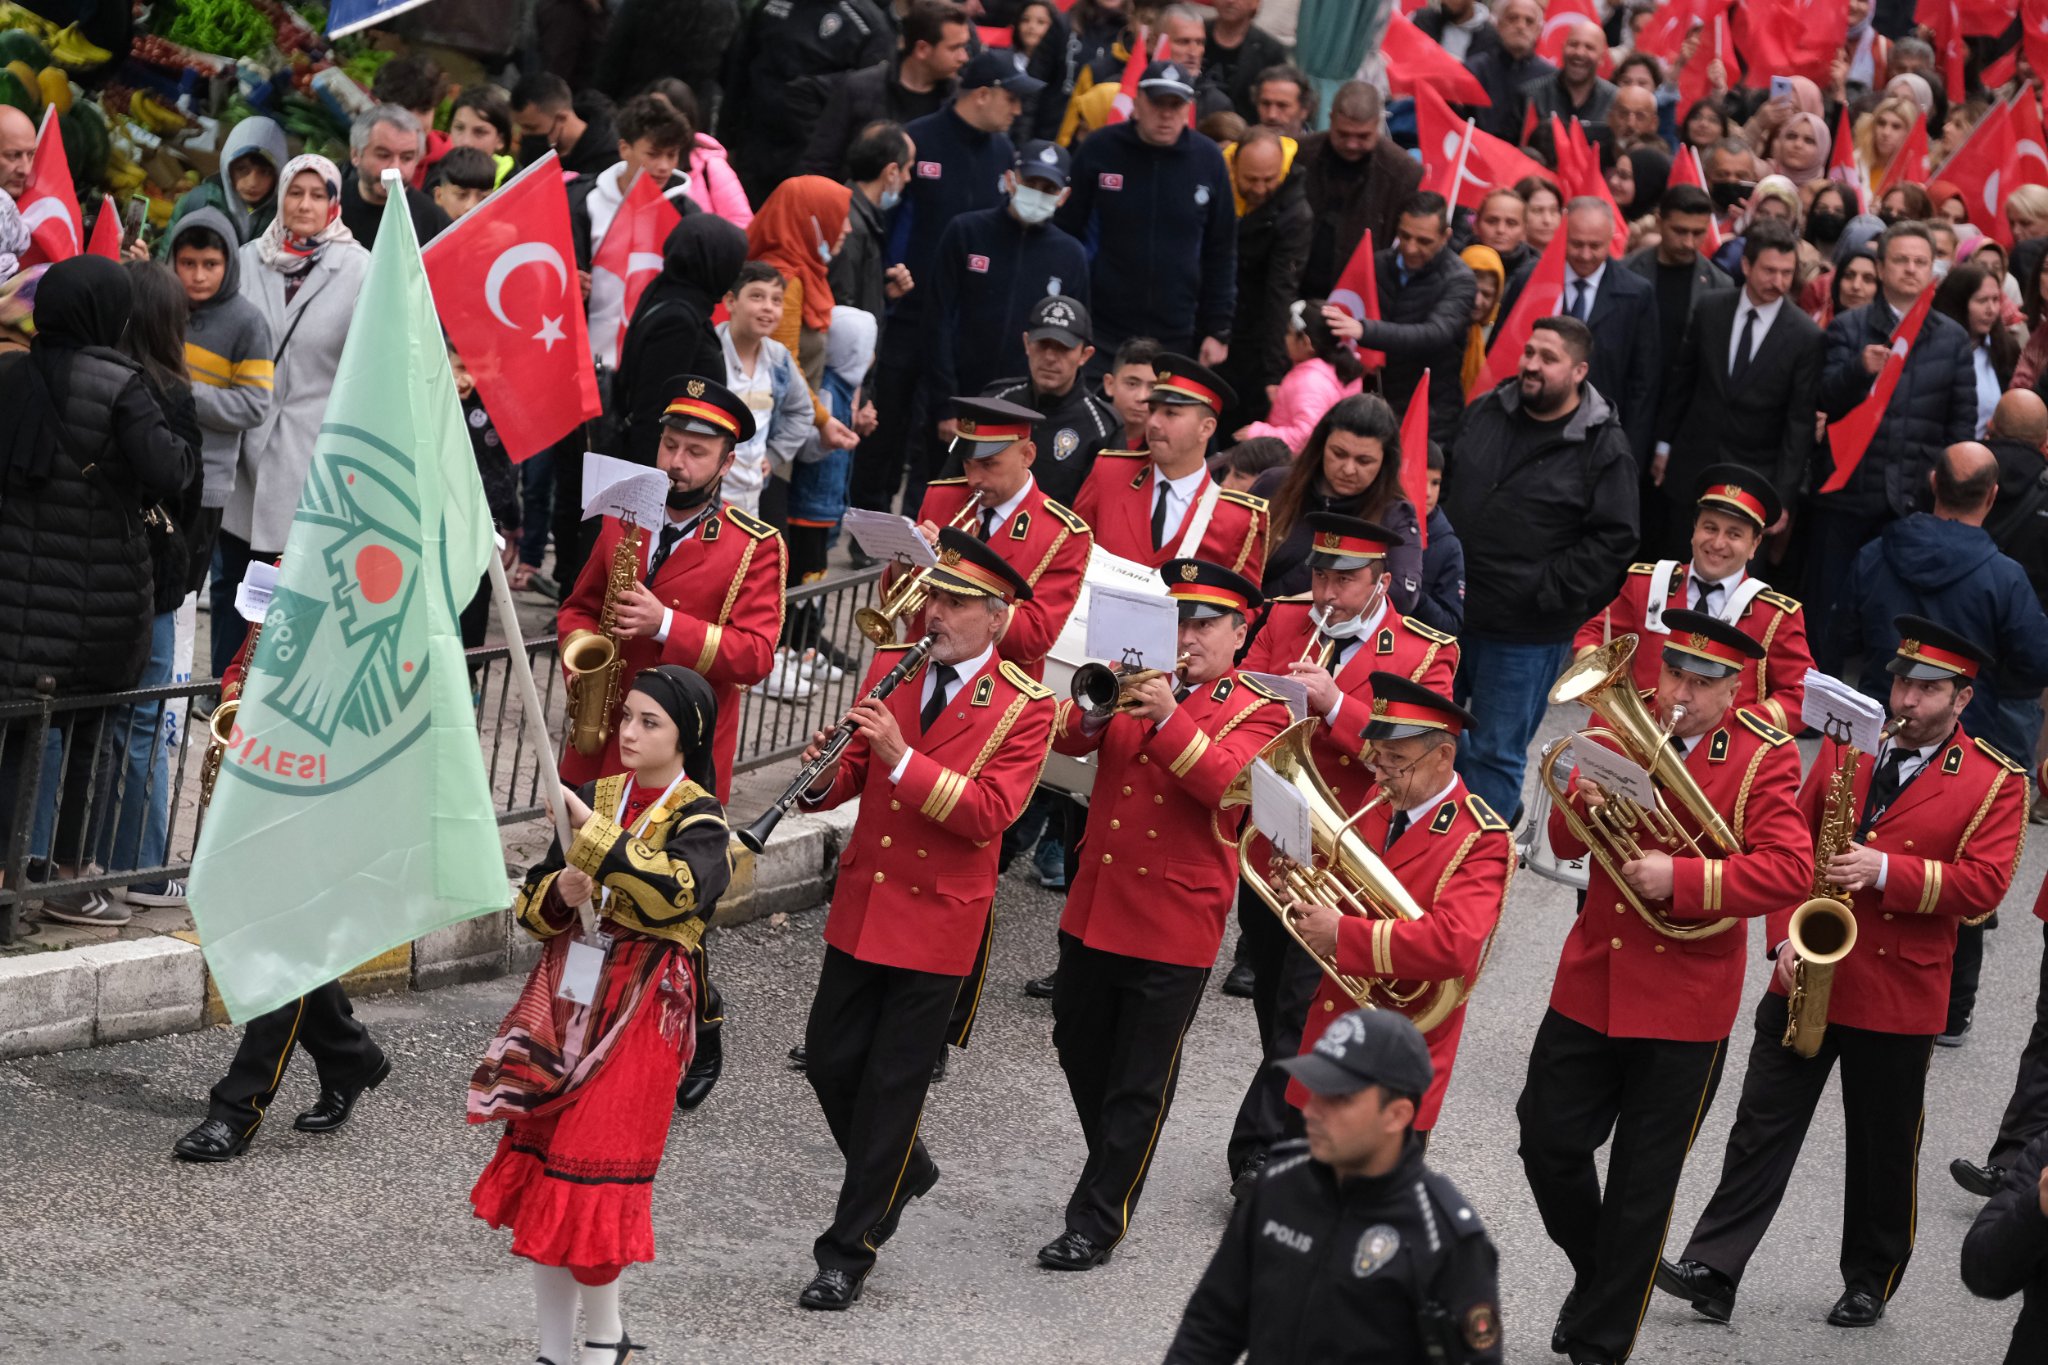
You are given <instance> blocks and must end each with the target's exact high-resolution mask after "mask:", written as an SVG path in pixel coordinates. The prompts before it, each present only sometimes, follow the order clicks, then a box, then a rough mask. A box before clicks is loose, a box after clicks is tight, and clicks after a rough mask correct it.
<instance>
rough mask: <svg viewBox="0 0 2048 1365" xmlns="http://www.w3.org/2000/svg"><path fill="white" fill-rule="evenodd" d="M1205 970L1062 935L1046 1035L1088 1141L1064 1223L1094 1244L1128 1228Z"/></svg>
mask: <svg viewBox="0 0 2048 1365" xmlns="http://www.w3.org/2000/svg"><path fill="white" fill-rule="evenodd" d="M1208 980H1209V969H1208V968H1207V967H1185V966H1181V965H1179V964H1176V963H1171V962H1153V961H1151V960H1149V959H1147V958H1141V957H1125V956H1123V955H1122V954H1119V953H1105V952H1102V951H1100V950H1099V949H1095V948H1090V947H1089V946H1087V945H1086V944H1084V943H1082V942H1081V940H1080V939H1078V938H1075V937H1074V936H1073V935H1072V934H1066V933H1062V934H1061V935H1060V965H1059V972H1058V974H1057V976H1055V978H1054V985H1053V991H1052V1045H1053V1048H1054V1050H1055V1051H1057V1052H1058V1053H1059V1058H1060V1069H1061V1070H1062V1071H1064V1072H1066V1073H1067V1090H1068V1092H1069V1093H1070V1094H1071V1095H1072V1096H1073V1097H1074V1112H1075V1114H1076V1115H1077V1116H1078V1117H1079V1118H1080V1120H1081V1135H1082V1137H1083V1138H1085V1139H1086V1140H1087V1143H1088V1160H1087V1162H1086V1163H1085V1164H1084V1165H1083V1166H1082V1167H1081V1178H1080V1179H1079V1180H1078V1181H1076V1182H1075V1183H1074V1193H1073V1195H1072V1197H1070V1198H1069V1199H1068V1200H1067V1228H1068V1229H1069V1230H1070V1231H1073V1232H1078V1233H1080V1234H1081V1235H1082V1236H1084V1237H1086V1238H1087V1239H1088V1240H1089V1241H1091V1242H1094V1243H1095V1244H1096V1245H1097V1246H1115V1245H1116V1244H1117V1243H1118V1242H1120V1241H1122V1240H1123V1237H1124V1234H1125V1233H1126V1232H1128V1231H1130V1226H1131V1213H1132V1211H1133V1210H1134V1209H1136V1208H1137V1205H1138V1195H1139V1194H1140V1193H1141V1192H1142V1191H1143V1190H1144V1188H1145V1173H1146V1171H1147V1170H1148V1169H1149V1168H1150V1167H1151V1164H1152V1154H1153V1152H1154V1151H1156V1150H1157V1148H1158V1146H1159V1134H1160V1132H1161V1131H1162V1130H1163V1129H1164V1128H1165V1127H1166V1115H1167V1111H1168V1110H1170V1109H1171V1108H1172V1107H1173V1092H1174V1087H1175V1086H1176V1085H1177V1084H1178V1083H1179V1081H1180V1051H1181V1042H1182V1040H1183V1039H1185V1038H1186V1037H1187V1032H1188V1028H1189V1026H1190V1025H1192V1024H1193V1023H1194V1022H1195V1010H1196V1009H1197V1008H1198V1007H1199V1006H1200V1005H1201V1003H1202V988H1203V986H1204V985H1205V984H1206V983H1207V982H1208Z"/></svg>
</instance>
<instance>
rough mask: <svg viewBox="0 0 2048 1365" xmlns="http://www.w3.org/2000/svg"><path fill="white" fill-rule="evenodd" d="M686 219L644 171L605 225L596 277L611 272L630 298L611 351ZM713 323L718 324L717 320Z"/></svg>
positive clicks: (621, 341) (594, 263)
mask: <svg viewBox="0 0 2048 1365" xmlns="http://www.w3.org/2000/svg"><path fill="white" fill-rule="evenodd" d="M682 221H683V215H682V214H681V213H680V212H678V211H677V209H676V206H675V205H674V204H672V203H670V202H669V201H668V199H667V198H666V197H665V196H664V195H663V194H662V192H661V187H660V186H659V185H657V184H655V183H654V179H653V177H651V176H645V175H640V176H635V177H634V178H633V185H632V188H630V189H628V190H627V191H626V198H625V202H623V203H621V204H620V205H619V211H618V212H617V213H615V214H613V215H612V225H611V226H610V227H608V228H606V229H605V233H604V240H603V241H602V242H599V243H598V244H597V251H596V253H595V254H594V255H592V256H591V258H590V273H591V275H592V276H593V277H595V276H597V275H599V274H605V275H610V276H611V277H612V278H613V279H616V280H621V281H623V282H624V284H625V294H626V299H625V306H624V311H622V312H621V313H620V314H619V335H618V338H617V341H616V343H615V344H614V345H613V346H612V348H611V350H610V352H609V353H610V354H612V355H617V354H618V353H619V348H620V347H622V346H624V345H625V344H626V324H627V323H629V322H631V321H632V320H633V310H634V308H636V307H638V306H639V303H640V296H641V295H642V294H644V293H646V292H647V286H648V285H650V284H652V283H653V282H654V277H655V276H656V275H659V274H660V273H661V248H662V246H663V245H664V244H665V243H667V241H668V235H669V233H671V232H673V231H674V230H675V226H676V224H678V223H680V222H682ZM724 306H725V305H724V304H722V303H721V304H720V305H719V307H721V308H723V307H724ZM713 325H714V326H715V325H716V320H714V322H713Z"/></svg>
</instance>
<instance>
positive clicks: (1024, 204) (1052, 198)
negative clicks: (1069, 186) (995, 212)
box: [1010, 185, 1060, 223]
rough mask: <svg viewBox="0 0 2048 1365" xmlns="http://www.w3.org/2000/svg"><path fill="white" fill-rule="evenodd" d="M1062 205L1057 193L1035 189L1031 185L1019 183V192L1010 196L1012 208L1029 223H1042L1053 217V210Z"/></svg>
mask: <svg viewBox="0 0 2048 1365" xmlns="http://www.w3.org/2000/svg"><path fill="white" fill-rule="evenodd" d="M1059 206H1060V197H1059V196H1058V195H1057V194H1047V193H1046V192H1045V191H1044V190H1034V189H1032V188H1031V187H1030V186H1029V185H1019V186H1018V187H1017V192H1016V193H1015V194H1013V195H1011V196H1010V208H1011V209H1012V210H1013V211H1014V212H1015V213H1016V215H1017V216H1018V217H1019V218H1022V219H1023V220H1024V221H1025V222H1027V223H1042V222H1044V221H1045V220H1046V219H1048V218H1050V217H1052V213H1053V210H1054V209H1056V208H1058V207H1059Z"/></svg>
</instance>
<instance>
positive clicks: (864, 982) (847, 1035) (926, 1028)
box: [804, 946, 962, 1276]
mask: <svg viewBox="0 0 2048 1365" xmlns="http://www.w3.org/2000/svg"><path fill="white" fill-rule="evenodd" d="M961 980H962V978H960V977H957V976H941V975H939V974H938V973H936V972H918V971H912V970H910V969H908V968H905V967H884V966H881V965H879V964H877V963H873V962H863V961H861V960H860V959H859V958H857V957H854V956H853V955H852V954H851V953H844V952H841V951H840V950H839V949H837V948H833V947H830V946H827V947H826V949H825V966H824V970H823V971H821V972H819V974H818V992H817V994H816V995H815V996H814V997H812V1000H811V1016H810V1020H809V1022H808V1023H806V1024H805V1026H804V1048H805V1050H806V1059H807V1064H806V1066H805V1068H804V1074H805V1076H806V1077H808V1078H809V1080H810V1083H811V1089H812V1091H814V1092H815V1093H816V1094H817V1096H818V1107H819V1108H820V1109H822V1110H824V1111H825V1123H826V1125H827V1126H828V1127H830V1128H831V1130H832V1140H833V1141H834V1142H836V1143H838V1144H839V1151H840V1154H841V1155H842V1156H844V1157H845V1158H846V1175H845V1177H844V1178H843V1179H842V1180H841V1181H840V1185H839V1205H838V1207H837V1208H836V1209H835V1210H834V1211H833V1215H832V1225H831V1226H830V1227H828V1228H826V1229H825V1231H824V1232H823V1233H821V1234H819V1236H818V1240H817V1241H816V1242H814V1243H813V1244H812V1247H811V1251H812V1254H813V1255H814V1256H815V1257H816V1258H817V1262H818V1267H819V1269H821V1270H844V1271H846V1272H848V1273H849V1274H852V1275H855V1276H860V1275H864V1274H866V1273H867V1272H868V1270H869V1269H870V1268H872V1267H873V1265H874V1263H875V1253H876V1252H877V1251H879V1250H880V1249H881V1244H880V1243H878V1242H877V1241H875V1239H874V1235H873V1234H874V1228H875V1224H877V1223H879V1222H881V1221H882V1219H883V1218H884V1217H885V1216H886V1215H887V1214H888V1212H889V1207H890V1205H891V1204H893V1203H894V1202H895V1200H896V1197H897V1195H898V1193H899V1192H900V1191H901V1190H902V1189H903V1188H904V1186H906V1185H908V1184H910V1183H912V1182H913V1181H914V1180H916V1179H918V1178H919V1177H920V1176H922V1175H923V1174H924V1173H925V1172H926V1171H928V1170H930V1169H931V1167H932V1165H933V1162H932V1159H931V1157H930V1156H929V1155H928V1154H927V1153H926V1152H925V1149H924V1143H923V1142H922V1141H921V1140H920V1139H919V1138H918V1135H917V1128H918V1123H919V1120H920V1119H922V1118H923V1116H924V1097H925V1091H926V1090H927V1089H929V1088H930V1086H931V1082H932V1066H933V1064H934V1063H936V1062H937V1061H938V1060H939V1056H940V1054H941V1053H943V1052H944V1051H945V1047H946V1028H947V1020H948V1018H949V1016H950V1015H951V1014H952V1012H953V1002H954V1000H955V999H956V998H958V996H959V994H960V988H961Z"/></svg>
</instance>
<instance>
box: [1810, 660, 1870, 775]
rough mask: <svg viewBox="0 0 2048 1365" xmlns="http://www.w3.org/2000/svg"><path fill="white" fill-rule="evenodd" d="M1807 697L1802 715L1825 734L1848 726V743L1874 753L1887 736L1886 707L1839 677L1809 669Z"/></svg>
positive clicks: (1837, 731) (1865, 751)
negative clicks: (1885, 731)
mask: <svg viewBox="0 0 2048 1365" xmlns="http://www.w3.org/2000/svg"><path fill="white" fill-rule="evenodd" d="M1805 685H1806V700H1805V702H1804V703H1803V704H1801V706H1800V708H1799V718H1800V719H1801V720H1803V721H1805V722H1806V723H1807V724H1808V725H1811V726H1812V727H1813V728H1814V729H1816V730H1818V731H1820V732H1821V733H1822V734H1839V733H1840V732H1842V731H1844V730H1846V731H1847V732H1848V741H1849V743H1851V744H1853V745H1855V746H1856V747H1857V748H1859V749H1861V750H1862V751H1863V752H1864V753H1866V754H1874V753H1876V752H1877V750H1878V747H1879V746H1880V745H1881V744H1882V743H1883V739H1884V708H1883V707H1882V706H1879V705H1878V704H1877V703H1876V702H1875V701H1873V700H1871V699H1870V698H1869V697H1866V696H1864V695H1863V694H1862V693H1861V692H1858V691H1857V690H1856V689H1855V688H1853V687H1851V686H1849V684H1847V683H1845V682H1843V681H1842V680H1841V679H1839V678H1831V677H1829V676H1828V675H1827V674H1825V673H1822V672H1820V671H1819V670H1817V669H1812V668H1809V669H1807V670H1806V684H1805Z"/></svg>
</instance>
